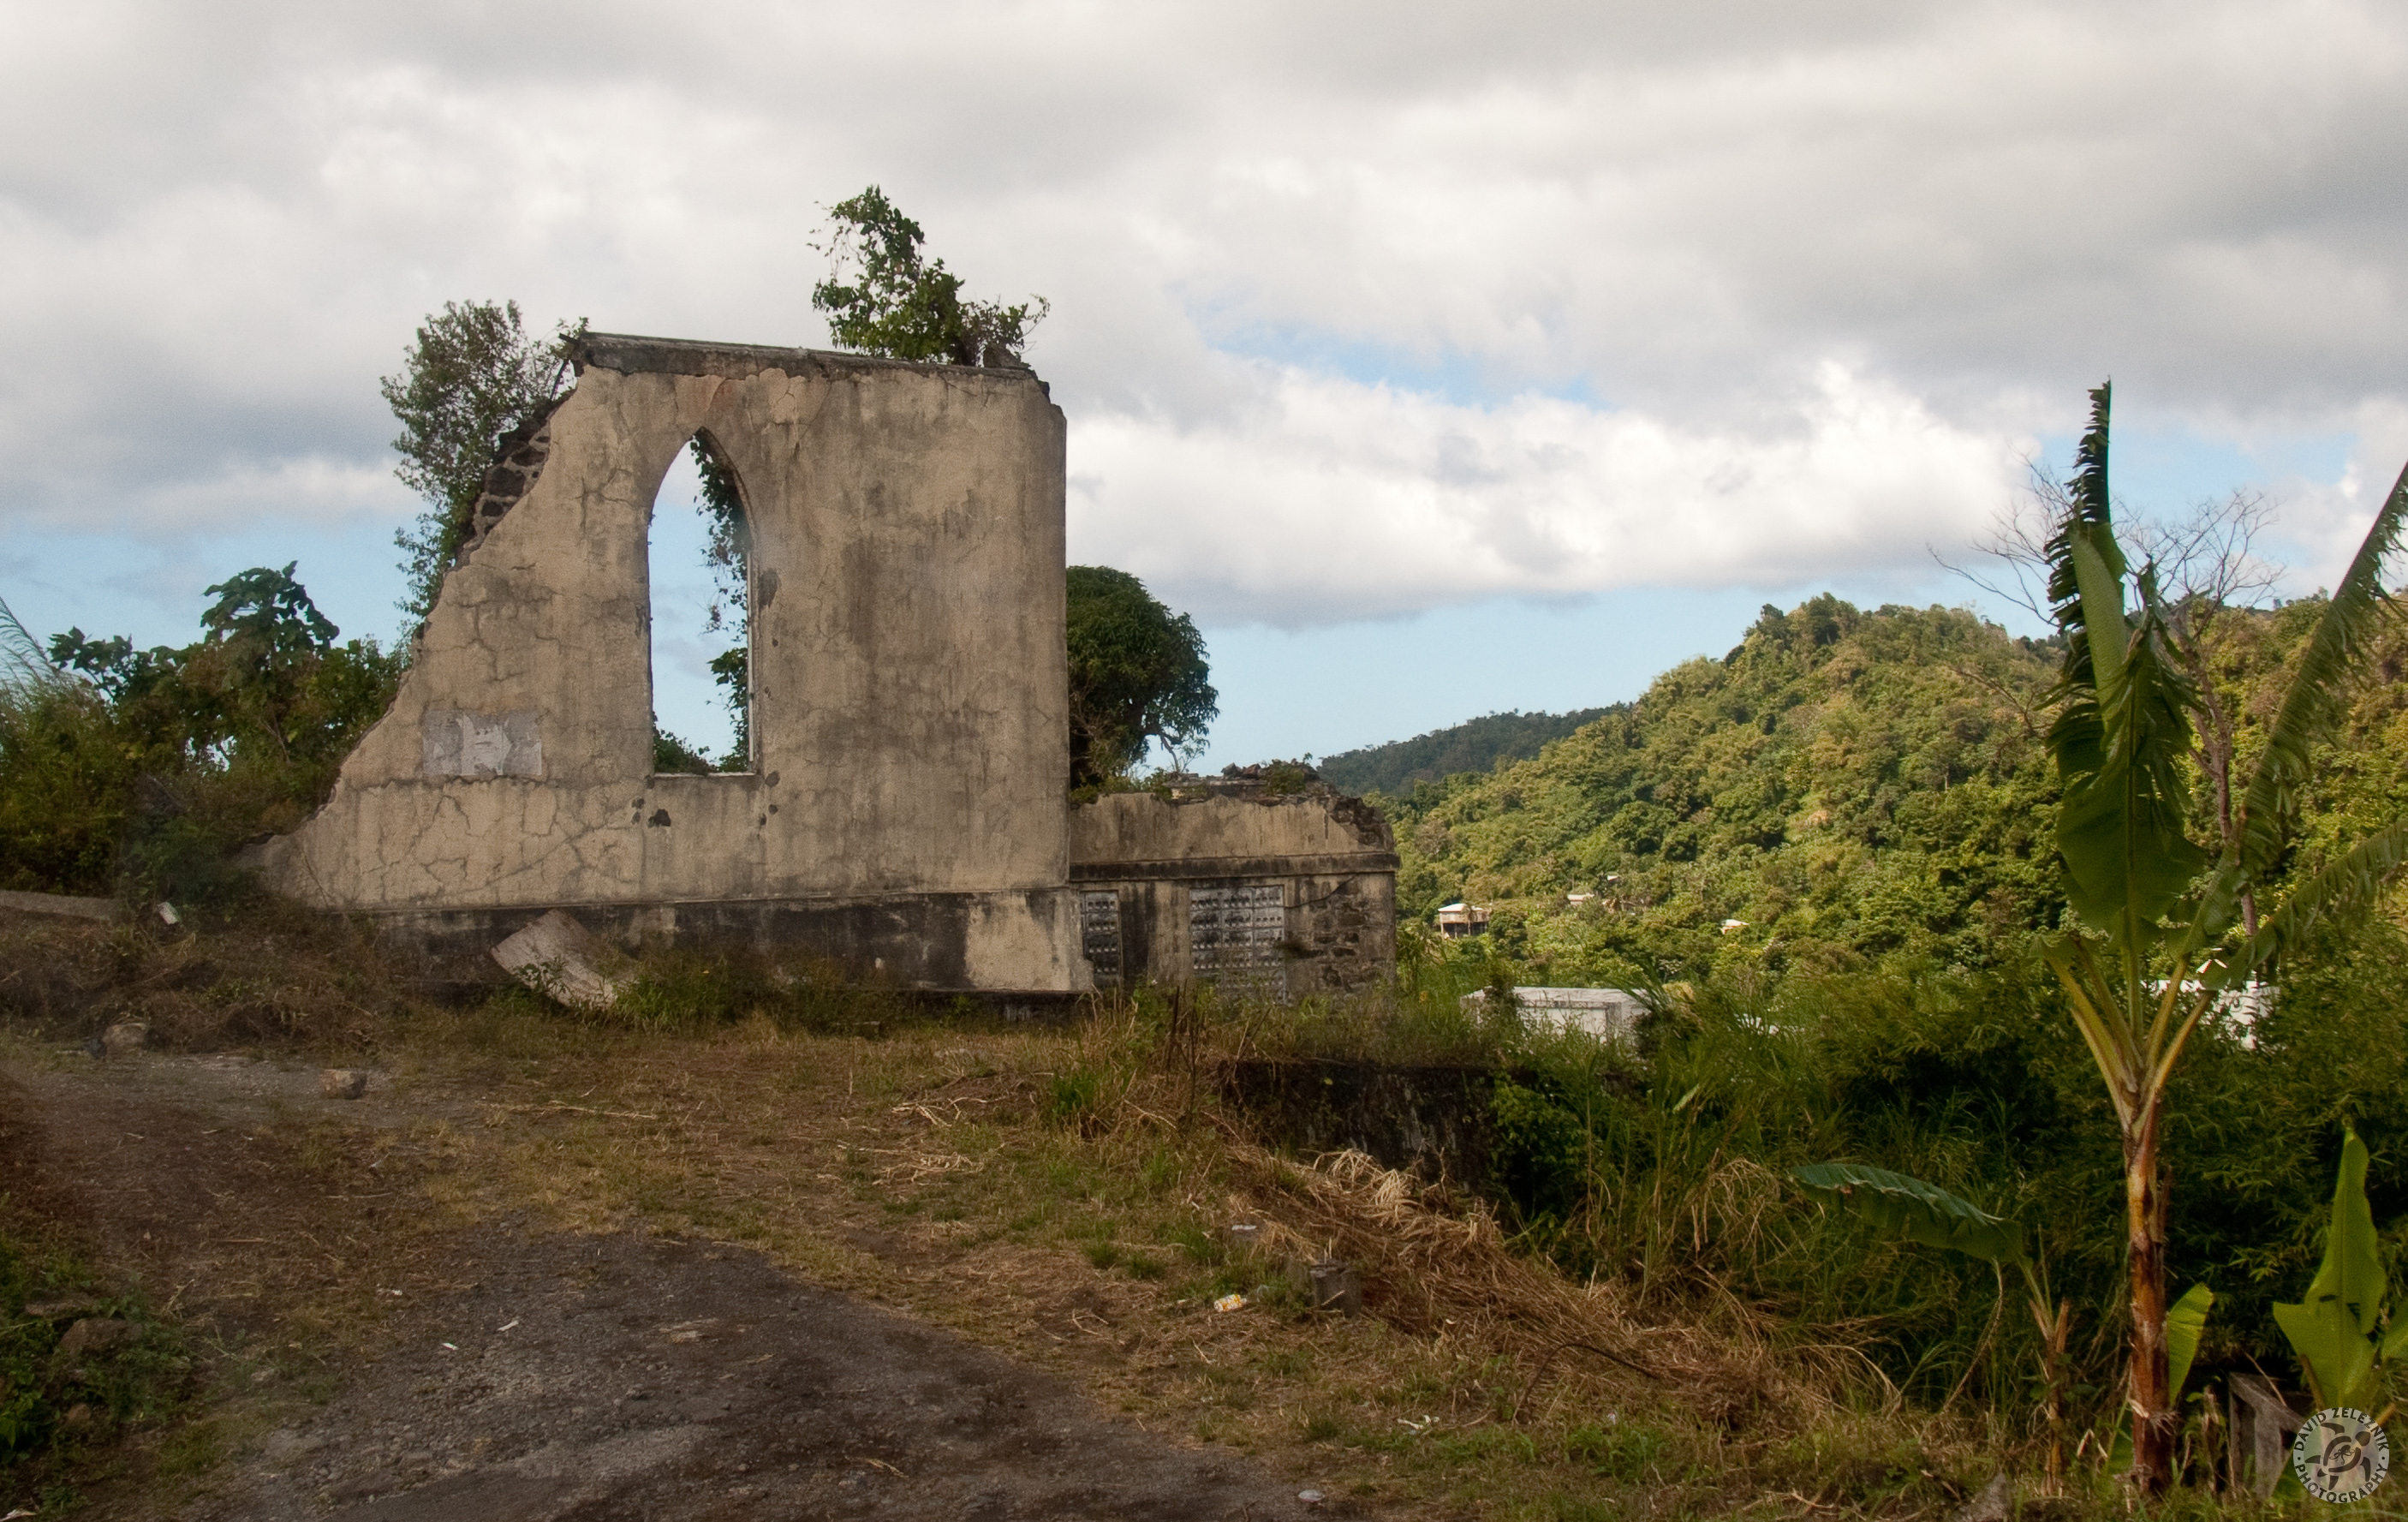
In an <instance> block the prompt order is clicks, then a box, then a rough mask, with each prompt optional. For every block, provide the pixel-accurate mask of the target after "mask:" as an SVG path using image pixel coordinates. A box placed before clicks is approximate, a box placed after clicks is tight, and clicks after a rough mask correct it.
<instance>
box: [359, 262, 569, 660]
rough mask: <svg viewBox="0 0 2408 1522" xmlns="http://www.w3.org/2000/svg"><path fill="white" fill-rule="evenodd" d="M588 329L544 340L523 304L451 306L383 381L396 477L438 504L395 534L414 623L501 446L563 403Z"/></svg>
mask: <svg viewBox="0 0 2408 1522" xmlns="http://www.w3.org/2000/svg"><path fill="white" fill-rule="evenodd" d="M584 325H585V324H584V323H581V322H580V323H575V324H570V323H561V324H560V325H559V327H558V328H557V329H556V330H555V331H554V332H553V334H552V337H550V338H549V339H544V338H537V337H531V336H530V335H528V333H527V332H526V331H525V329H524V328H523V326H522V324H521V322H520V318H519V304H518V303H517V302H515V301H503V302H492V301H467V302H460V301H447V302H445V303H444V304H443V309H442V310H441V311H439V312H436V313H434V314H432V315H431V316H429V317H428V318H427V319H426V321H425V322H424V323H422V324H420V326H419V329H418V333H417V336H416V338H415V340H414V341H413V342H412V343H411V345H410V349H409V356H408V357H407V358H406V359H405V360H404V361H403V362H402V367H401V370H400V373H398V374H395V375H389V376H386V377H385V378H384V380H382V381H381V382H380V390H382V392H383V393H384V399H385V404H386V405H387V406H388V407H391V408H392V409H393V415H394V417H395V418H396V419H398V420H399V421H400V423H401V433H400V435H399V437H397V438H394V441H393V447H394V451H395V452H397V453H399V454H400V456H401V464H400V465H399V466H397V467H394V475H396V476H399V477H400V478H401V481H402V484H403V485H405V486H407V487H409V489H410V490H411V491H414V492H416V493H418V494H419V495H421V496H423V497H424V498H425V499H426V500H427V503H428V504H429V506H428V509H427V510H426V511H425V512H423V513H422V514H420V515H419V518H418V521H417V522H416V523H414V524H411V525H410V526H409V527H408V528H405V529H402V530H400V531H398V532H396V533H395V534H394V544H395V545H397V546H398V547H399V548H400V549H401V550H402V551H403V552H404V558H403V560H402V563H401V568H402V570H403V571H404V573H406V574H407V575H408V576H409V590H408V592H407V593H406V594H405V595H404V596H403V597H402V600H401V609H402V610H403V611H404V612H406V613H408V614H409V615H410V617H411V618H412V619H423V618H424V617H425V616H426V614H427V611H428V610H430V609H432V608H433V607H434V606H435V594H436V593H437V590H438V589H440V587H441V586H442V584H443V573H444V572H445V571H446V570H448V569H450V568H451V566H452V559H453V557H455V556H456V555H458V554H459V553H460V544H461V541H462V540H463V539H465V538H466V537H467V533H468V515H469V513H470V511H471V510H474V509H475V507H476V506H477V495H478V493H479V492H480V490H482V488H483V486H484V483H485V472H486V471H487V470H488V469H489V468H491V467H492V466H493V463H494V446H495V441H496V440H498V439H499V438H501V436H502V435H503V434H505V433H508V432H509V430H510V429H512V428H514V427H516V426H518V425H519V424H521V423H522V422H523V421H525V419H526V418H527V417H528V416H529V415H530V414H531V413H533V412H534V411H535V410H536V409H538V408H540V407H543V406H544V405H545V404H547V403H549V402H550V401H552V398H553V397H555V396H557V395H560V388H561V383H562V382H563V381H564V380H566V377H567V374H568V360H567V344H568V341H569V340H570V339H571V338H572V337H575V336H576V335H577V334H578V333H580V332H581V331H583V329H584Z"/></svg>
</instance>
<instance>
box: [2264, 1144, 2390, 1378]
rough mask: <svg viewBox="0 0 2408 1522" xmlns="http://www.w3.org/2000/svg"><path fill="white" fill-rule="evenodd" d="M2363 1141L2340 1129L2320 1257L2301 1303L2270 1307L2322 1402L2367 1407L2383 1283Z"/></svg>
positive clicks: (2387, 1349) (2386, 1287) (2385, 1292)
mask: <svg viewBox="0 0 2408 1522" xmlns="http://www.w3.org/2000/svg"><path fill="white" fill-rule="evenodd" d="M2366 1165H2367V1154H2366V1143H2365V1142H2360V1141H2359V1140H2358V1133H2357V1132H2356V1131H2355V1130H2344V1131H2343V1133H2342V1147H2341V1172H2340V1175H2339V1177H2337V1178H2336V1179H2335V1180H2334V1181H2333V1202H2332V1215H2331V1218H2330V1219H2329V1221H2328V1222H2327V1223H2326V1227H2325V1257H2324V1262H2323V1263H2321V1264H2319V1265H2318V1266H2317V1268H2316V1276H2315V1280H2314V1281H2313V1282H2311V1283H2310V1284H2309V1285H2308V1294H2307V1299H2305V1300H2304V1301H2303V1302H2301V1303H2300V1304H2298V1305H2277V1306H2275V1307H2274V1324H2275V1325H2276V1326H2278V1327H2280V1328H2283V1335H2284V1336H2285V1337H2286V1338H2287V1339H2289V1340H2290V1343H2291V1350H2292V1351H2293V1352H2295V1353H2297V1354H2298V1355H2299V1356H2300V1361H2301V1362H2303V1363H2305V1364H2306V1365H2307V1366H2308V1374H2309V1378H2310V1379H2311V1380H2312V1381H2313V1382H2314V1383H2315V1386H2316V1398H2317V1400H2320V1401H2321V1402H2323V1403H2324V1404H2326V1405H2356V1406H2369V1403H2370V1402H2371V1401H2372V1399H2373V1396H2374V1392H2375V1389H2376V1386H2377V1383H2378V1382H2377V1380H2376V1378H2375V1360H2376V1354H2377V1350H2376V1347H2375V1343H2374V1342H2373V1341H2372V1338H2373V1336H2374V1333H2375V1330H2376V1328H2378V1327H2379V1326H2380V1325H2381V1324H2382V1315H2383V1302H2384V1300H2385V1299H2386V1298H2387V1297H2388V1295H2389V1292H2390V1285H2389V1283H2388V1281H2387V1280H2386V1277H2385V1275H2384V1272H2383V1256H2382V1252H2381V1250H2380V1247H2379V1245H2378V1243H2377V1241H2376V1238H2375V1234H2374V1212H2373V1211H2372V1208H2370V1207H2369V1206H2368V1204H2367V1202H2366ZM2400 1341H2401V1339H2400V1338H2399V1337H2398V1336H2397V1335H2396V1334H2395V1335H2394V1336H2392V1337H2390V1338H2388V1339H2386V1341H2385V1343H2384V1348H2383V1351H2384V1353H2385V1354H2386V1355H2388V1353H2389V1352H2390V1350H2391V1348H2392V1346H2393V1344H2395V1343H2399V1342H2400ZM2370 1409H2371V1406H2370Z"/></svg>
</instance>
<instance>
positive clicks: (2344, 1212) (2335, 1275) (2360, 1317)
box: [2308, 1127, 2389, 1338]
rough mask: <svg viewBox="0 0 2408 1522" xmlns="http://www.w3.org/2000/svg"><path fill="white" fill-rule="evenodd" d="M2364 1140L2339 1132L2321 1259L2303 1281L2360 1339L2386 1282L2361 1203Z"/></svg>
mask: <svg viewBox="0 0 2408 1522" xmlns="http://www.w3.org/2000/svg"><path fill="white" fill-rule="evenodd" d="M2366 1163H2367V1156H2366V1143H2365V1142H2360V1141H2359V1140H2358V1133H2357V1132H2356V1131H2354V1130H2350V1129H2348V1128H2346V1127H2344V1128H2343V1132H2342V1143H2341V1173H2340V1176H2339V1177H2338V1178H2336V1179H2335V1180H2334V1181H2333V1202H2332V1218H2331V1220H2330V1221H2329V1223H2328V1224H2327V1225H2326V1228H2325V1260H2324V1262H2323V1263H2322V1264H2321V1265H2319V1266H2318V1267H2317V1269H2316V1277H2315V1282H2314V1283H2313V1284H2311V1285H2308V1303H2309V1304H2310V1305H2312V1306H2313V1305H2319V1304H2322V1303H2323V1302H2325V1301H2327V1300H2337V1301H2339V1302H2340V1304H2341V1305H2342V1307H2343V1309H2344V1310H2345V1311H2347V1312H2348V1314H2349V1317H2350V1320H2351V1323H2352V1324H2353V1325H2354V1326H2356V1328H2358V1336H2359V1337H2360V1338H2365V1337H2369V1336H2372V1334H2373V1332H2374V1328H2375V1326H2376V1325H2377V1319H2378V1317H2379V1316H2380V1315H2381V1314H2382V1311H2383V1300H2384V1297H2385V1293H2386V1290H2387V1289H2388V1288H2389V1285H2387V1284H2386V1282H2385V1279H2384V1273H2383V1255H2382V1250H2381V1248H2380V1247H2379V1246H2378V1245H2377V1242H2376V1239H2375V1235H2374V1212H2373V1211H2372V1209H2371V1208H2369V1206H2368V1205H2367V1202H2366Z"/></svg>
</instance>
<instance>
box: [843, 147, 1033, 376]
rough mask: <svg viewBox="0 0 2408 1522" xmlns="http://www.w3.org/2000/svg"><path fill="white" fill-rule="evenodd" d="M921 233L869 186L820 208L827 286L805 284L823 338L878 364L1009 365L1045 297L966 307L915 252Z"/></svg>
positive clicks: (957, 281)
mask: <svg viewBox="0 0 2408 1522" xmlns="http://www.w3.org/2000/svg"><path fill="white" fill-rule="evenodd" d="M926 237H927V235H926V234H925V233H924V232H922V231H921V229H920V224H919V223H916V222H913V221H912V220H911V219H910V218H909V217H907V216H905V215H904V214H903V211H902V208H899V207H897V206H896V205H895V204H894V203H893V202H892V201H889V200H888V199H887V198H886V193H885V192H883V191H882V190H880V189H879V188H878V187H877V186H875V185H872V186H870V187H869V188H868V189H867V190H865V191H863V192H862V193H861V194H858V195H853V196H849V197H847V198H846V199H844V200H841V201H839V202H838V203H837V204H836V205H835V206H833V207H830V208H828V232H827V241H826V242H825V243H824V244H814V245H812V247H814V248H815V249H817V250H818V251H820V252H822V253H824V254H826V255H827V257H828V276H827V279H825V280H822V281H820V282H819V283H818V284H817V285H814V286H812V287H811V306H812V307H813V308H815V309H818V310H820V311H823V312H825V313H826V314H827V319H828V336H829V337H832V338H834V339H835V340H836V342H837V343H839V344H840V345H842V346H843V347H844V348H847V349H858V350H860V351H861V352H864V353H867V354H882V355H884V356H885V357H886V358H888V359H918V360H943V361H946V362H949V363H951V364H954V365H1016V364H1018V363H1020V351H1021V349H1022V347H1023V346H1024V345H1025V344H1026V343H1027V341H1028V331H1029V329H1031V328H1033V327H1035V326H1036V325H1037V324H1038V323H1040V322H1042V321H1044V319H1045V313H1046V311H1047V309H1048V308H1047V303H1046V301H1045V298H1044V297H1042V296H1032V297H1030V298H1029V299H1028V300H1027V301H1025V302H1021V303H1019V304H1017V305H1013V306H1006V305H1004V304H1003V303H1001V302H997V301H973V300H967V299H965V298H964V297H963V295H962V277H960V276H959V275H956V274H954V273H953V271H951V270H949V269H947V268H946V267H945V262H944V261H943V260H942V259H930V258H927V257H925V255H924V254H923V253H922V252H921V251H920V246H921V244H922V243H923V242H925V240H926Z"/></svg>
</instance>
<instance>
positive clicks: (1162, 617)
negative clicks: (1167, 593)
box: [1066, 566, 1220, 787]
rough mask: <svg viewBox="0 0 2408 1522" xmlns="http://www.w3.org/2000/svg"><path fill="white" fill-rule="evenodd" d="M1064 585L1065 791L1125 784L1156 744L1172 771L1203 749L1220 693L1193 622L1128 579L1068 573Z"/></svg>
mask: <svg viewBox="0 0 2408 1522" xmlns="http://www.w3.org/2000/svg"><path fill="white" fill-rule="evenodd" d="M1066 623H1067V628H1066V633H1067V636H1068V642H1069V648H1070V784H1071V785H1072V786H1073V787H1085V786H1091V785H1093V784H1095V783H1101V782H1105V781H1107V780H1109V779H1111V778H1113V777H1119V776H1123V775H1125V774H1126V773H1127V772H1128V771H1129V770H1130V768H1134V767H1135V766H1137V764H1138V763H1139V762H1140V761H1142V760H1143V759H1144V758H1145V753H1146V748H1147V747H1148V746H1149V745H1150V744H1152V743H1153V742H1154V741H1156V740H1159V741H1161V742H1162V747H1163V749H1164V750H1166V751H1168V752H1169V753H1170V754H1171V759H1172V760H1173V761H1174V762H1176V761H1178V760H1180V758H1181V756H1182V754H1183V753H1185V752H1188V751H1190V750H1192V749H1196V748H1197V747H1199V746H1200V744H1201V742H1202V740H1203V738H1204V731H1205V729H1206V727H1207V726H1209V725H1211V722H1212V720H1213V718H1214V717H1215V716H1217V715H1218V714H1219V712H1220V694H1218V693H1216V692H1214V691H1213V690H1212V683H1211V681H1210V680H1209V679H1210V677H1211V667H1210V666H1208V665H1207V664H1206V662H1205V659H1204V637H1203V636H1202V635H1201V634H1198V633H1197V630H1196V624H1195V621H1194V620H1193V619H1190V618H1189V617H1188V616H1187V615H1186V614H1185V613H1173V612H1172V611H1171V610H1169V609H1168V608H1166V607H1164V606H1163V605H1162V603H1161V602H1160V601H1158V600H1157V599H1156V598H1155V597H1154V595H1153V594H1152V593H1150V592H1148V591H1146V589H1145V583H1144V582H1140V581H1139V580H1138V579H1137V578H1136V577H1134V576H1131V575H1130V574H1129V573H1128V572H1126V571H1121V570H1113V569H1112V568H1111V567H1108V566H1073V567H1070V568H1069V571H1068V619H1067V621H1066Z"/></svg>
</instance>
